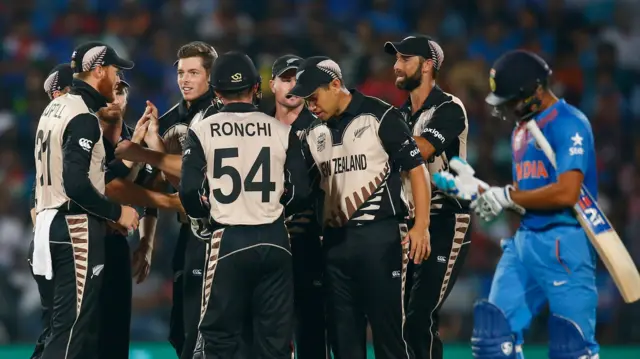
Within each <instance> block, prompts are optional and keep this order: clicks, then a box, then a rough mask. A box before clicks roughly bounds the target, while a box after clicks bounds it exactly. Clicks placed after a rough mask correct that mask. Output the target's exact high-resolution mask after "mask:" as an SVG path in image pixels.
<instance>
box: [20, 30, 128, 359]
mask: <svg viewBox="0 0 640 359" xmlns="http://www.w3.org/2000/svg"><path fill="white" fill-rule="evenodd" d="M70 67H71V68H72V69H73V71H74V73H75V74H74V76H75V77H76V78H75V79H74V80H73V83H72V88H71V91H70V92H69V93H68V94H65V95H63V96H59V97H57V98H56V99H54V100H53V101H51V103H50V104H49V105H48V106H47V108H46V109H45V110H44V112H43V114H42V116H41V117H40V120H39V123H38V131H37V135H36V143H35V149H34V156H35V160H36V189H35V205H36V222H35V224H36V225H35V231H34V243H33V247H34V249H33V253H32V266H33V274H34V275H35V276H42V277H44V278H45V279H46V280H49V281H52V283H53V285H49V286H41V285H39V286H38V289H39V290H40V294H41V297H51V298H53V307H52V308H53V309H52V313H51V322H50V325H51V331H50V333H49V335H48V337H47V339H46V342H45V345H44V349H43V351H42V354H41V358H43V359H52V358H67V359H70V358H78V359H80V358H93V357H95V356H96V355H97V348H96V346H95V343H96V340H97V338H96V335H97V325H96V324H95V323H97V320H98V318H99V315H98V313H99V298H100V292H101V291H102V290H103V288H102V281H103V278H104V276H101V275H100V274H101V273H102V270H103V269H104V263H105V240H106V237H105V230H106V224H109V225H110V226H114V227H116V228H118V229H120V230H123V231H124V232H125V233H126V232H131V231H134V230H135V229H136V228H137V226H138V213H137V212H136V211H135V209H133V208H132V207H129V206H121V205H120V204H117V203H115V202H112V201H110V200H108V199H107V198H106V197H105V196H104V188H105V173H104V168H105V150H104V145H103V142H102V129H101V128H100V124H99V121H98V118H97V117H96V116H95V112H97V111H98V110H99V109H100V108H102V107H105V106H106V105H107V103H108V102H113V101H114V91H113V89H114V87H115V85H116V83H117V79H118V76H117V72H118V69H130V68H132V67H133V63H132V62H131V61H127V60H124V59H122V58H120V57H119V56H118V55H117V53H116V52H115V50H113V48H111V47H109V46H107V45H105V44H102V43H99V42H88V43H84V44H82V45H80V46H78V47H77V48H76V49H75V51H74V52H73V54H72V56H71V62H70ZM38 282H39V281H38ZM47 290H52V292H48V293H47Z"/></svg>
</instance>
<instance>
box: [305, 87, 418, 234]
mask: <svg viewBox="0 0 640 359" xmlns="http://www.w3.org/2000/svg"><path fill="white" fill-rule="evenodd" d="M351 94H352V99H351V102H350V103H349V105H348V106H347V108H346V109H345V111H344V112H343V113H342V114H341V115H340V116H339V117H338V118H333V119H331V120H329V121H327V122H326V123H321V122H318V123H316V124H315V125H314V126H312V127H311V128H310V129H309V130H308V131H307V133H306V134H305V138H304V141H303V149H304V150H305V156H306V158H307V159H311V160H312V162H313V163H310V164H311V165H315V166H317V169H318V172H319V175H320V177H321V180H320V188H321V189H322V190H323V191H324V193H325V197H324V208H323V225H325V226H329V227H343V226H358V225H363V224H366V223H369V222H371V221H375V220H380V219H385V218H390V217H397V218H404V217H405V216H406V214H407V209H408V208H407V205H408V204H407V203H406V202H405V201H404V200H403V198H404V196H403V195H402V182H401V179H400V172H401V171H409V170H411V169H413V168H415V167H417V166H421V165H423V161H422V158H421V157H420V152H419V150H418V148H417V146H416V143H415V141H414V140H413V138H412V137H411V132H410V131H409V128H408V127H407V125H406V123H405V122H404V121H403V119H402V115H401V114H400V113H399V112H398V110H397V109H395V108H394V107H393V106H391V105H389V104H387V103H385V102H383V101H381V100H379V99H377V98H374V97H369V96H364V95H363V94H361V93H360V92H358V91H355V90H352V91H351Z"/></svg>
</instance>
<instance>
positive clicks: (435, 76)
mask: <svg viewBox="0 0 640 359" xmlns="http://www.w3.org/2000/svg"><path fill="white" fill-rule="evenodd" d="M427 60H431V59H427V58H425V57H422V56H418V61H419V63H418V68H419V69H420V71H422V65H424V63H425V62H426V61H427ZM432 62H433V60H432ZM431 69H432V71H431V78H433V79H434V80H437V79H438V72H440V70H438V69H436V64H435V62H434V63H433V66H431Z"/></svg>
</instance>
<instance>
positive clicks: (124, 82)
mask: <svg viewBox="0 0 640 359" xmlns="http://www.w3.org/2000/svg"><path fill="white" fill-rule="evenodd" d="M118 78H119V79H120V81H119V82H118V83H119V84H120V85H122V86H123V87H131V85H130V84H129V83H128V82H127V80H126V79H125V76H124V72H122V71H120V72H118Z"/></svg>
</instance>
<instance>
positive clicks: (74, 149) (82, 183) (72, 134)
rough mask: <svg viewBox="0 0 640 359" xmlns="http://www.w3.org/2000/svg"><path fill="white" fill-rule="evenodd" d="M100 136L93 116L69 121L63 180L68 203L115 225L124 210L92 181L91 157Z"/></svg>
mask: <svg viewBox="0 0 640 359" xmlns="http://www.w3.org/2000/svg"><path fill="white" fill-rule="evenodd" d="M100 135H101V134H100V125H99V124H98V121H97V120H96V118H95V116H93V115H90V114H81V115H78V116H76V117H74V118H73V119H71V121H69V123H68V124H67V127H66V128H65V131H64V134H63V140H62V153H63V155H62V156H63V157H62V158H63V164H62V180H63V183H64V190H65V193H66V194H67V196H68V197H69V199H71V200H72V201H73V202H75V203H77V204H78V205H79V206H80V207H82V208H84V209H85V210H86V211H87V212H89V213H90V214H93V215H95V216H98V217H102V218H105V219H108V220H111V221H114V222H116V221H117V220H118V219H120V214H121V211H122V208H121V207H120V205H119V204H117V203H114V202H111V201H109V200H108V199H107V197H105V196H104V195H103V194H101V193H100V192H98V191H97V190H96V188H95V187H93V184H92V183H91V180H90V179H89V169H90V166H91V154H92V152H93V148H94V147H95V145H96V143H97V142H98V141H99V140H100Z"/></svg>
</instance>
